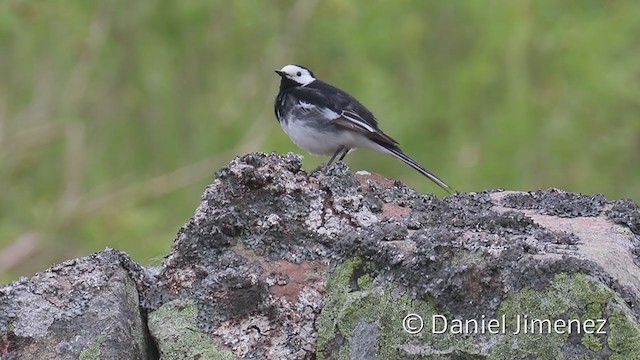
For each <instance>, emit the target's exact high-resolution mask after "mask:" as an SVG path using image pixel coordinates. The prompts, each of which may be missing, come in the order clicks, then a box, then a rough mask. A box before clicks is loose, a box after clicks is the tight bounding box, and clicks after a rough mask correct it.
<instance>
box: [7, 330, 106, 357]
mask: <svg viewBox="0 0 640 360" xmlns="http://www.w3.org/2000/svg"><path fill="white" fill-rule="evenodd" d="M105 340H106V338H105V337H104V336H99V337H97V338H96V341H95V342H94V343H93V344H91V346H89V347H88V348H86V349H84V350H82V351H81V352H80V355H79V358H80V360H97V359H100V354H101V353H102V351H101V350H100V349H101V348H102V346H103V345H104V342H105ZM0 360H1V358H0Z"/></svg>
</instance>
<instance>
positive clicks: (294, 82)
mask: <svg viewBox="0 0 640 360" xmlns="http://www.w3.org/2000/svg"><path fill="white" fill-rule="evenodd" d="M276 74H278V75H280V77H281V78H282V84H284V83H287V84H288V85H289V86H305V85H308V84H310V83H311V82H313V81H314V80H315V79H316V78H315V76H313V73H312V72H311V70H309V69H307V68H306V67H304V66H300V65H286V66H285V67H283V68H282V69H280V70H276Z"/></svg>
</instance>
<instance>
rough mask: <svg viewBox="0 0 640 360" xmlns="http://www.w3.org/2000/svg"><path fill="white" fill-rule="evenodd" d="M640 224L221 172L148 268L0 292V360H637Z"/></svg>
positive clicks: (587, 205)
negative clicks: (160, 256)
mask: <svg viewBox="0 0 640 360" xmlns="http://www.w3.org/2000/svg"><path fill="white" fill-rule="evenodd" d="M639 324H640V210H639V209H638V207H637V206H636V205H635V204H634V203H633V202H631V201H629V200H621V201H608V200H606V199H604V198H603V197H602V196H600V195H596V196H585V195H579V194H573V193H566V192H562V191H559V190H555V189H552V190H547V191H537V192H528V193H524V192H506V191H500V190H492V191H485V192H481V193H468V194H467V193H464V194H455V195H452V196H448V197H446V198H444V199H438V198H436V197H435V196H433V195H421V194H418V193H416V192H415V191H414V190H412V189H410V188H408V187H406V186H405V185H403V184H402V183H400V182H398V181H392V180H388V179H385V178H382V177H380V176H378V175H371V174H368V173H359V174H356V175H354V174H352V173H351V172H350V171H349V170H348V169H347V168H346V166H345V165H344V164H342V163H338V164H335V165H333V166H331V167H328V168H327V169H323V170H321V171H315V172H312V173H306V172H304V171H302V169H301V164H300V158H299V157H298V156H296V155H293V154H288V155H284V156H279V155H275V154H270V155H267V154H261V153H255V154H250V155H246V156H244V157H239V158H236V159H235V160H233V161H232V162H231V163H230V164H229V165H228V166H226V167H225V168H223V169H222V170H220V171H219V172H218V173H217V176H216V178H215V180H214V182H213V183H212V184H211V185H209V186H208V187H207V189H206V190H205V192H204V194H203V196H202V202H201V204H200V206H199V207H198V208H197V209H196V212H195V214H194V216H193V217H192V218H191V220H190V221H189V222H188V223H187V224H185V225H184V226H183V227H182V228H181V229H180V231H179V233H178V236H177V238H176V240H175V242H174V244H173V247H172V249H171V251H170V253H169V254H168V255H167V256H166V258H165V260H164V262H163V264H162V266H161V267H160V268H157V269H145V268H142V267H140V266H138V265H137V264H135V263H134V262H133V261H132V260H131V259H129V258H128V256H127V255H126V254H123V253H121V252H118V251H115V250H110V249H107V250H105V251H103V252H101V253H98V254H95V255H92V256H89V257H85V258H81V259H77V260H72V261H68V262H65V263H63V264H61V265H58V266H54V267H53V268H51V269H49V270H47V271H45V272H42V273H40V274H37V275H36V276H34V277H33V278H31V279H22V280H19V281H17V282H15V283H12V284H9V285H7V286H5V287H4V288H2V289H0V357H1V358H2V359H3V360H4V359H13V358H20V359H23V358H34V359H35V358H38V359H42V358H56V359H58V358H69V359H75V358H83V359H89V358H104V359H111V358H131V359H135V358H142V359H147V358H148V359H151V358H158V357H160V358H164V359H181V358H189V359H193V358H200V359H232V358H249V359H313V358H319V359H339V358H351V359H394V358H397V359H407V358H424V359H531V358H535V359H557V358H567V359H600V358H611V359H615V358H618V359H632V358H640V326H639Z"/></svg>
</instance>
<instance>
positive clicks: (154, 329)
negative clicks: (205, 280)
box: [149, 300, 235, 360]
mask: <svg viewBox="0 0 640 360" xmlns="http://www.w3.org/2000/svg"><path fill="white" fill-rule="evenodd" d="M197 316H198V306H197V305H196V303H195V302H193V301H191V300H174V301H171V302H168V303H166V304H164V305H162V306H161V307H160V308H159V309H158V310H156V311H154V312H152V313H150V314H149V331H150V333H151V336H153V338H154V339H155V340H156V343H157V344H158V349H159V352H160V355H161V357H162V358H165V359H177V358H182V359H197V358H200V359H216V360H218V359H220V360H230V359H235V357H234V356H233V354H232V353H231V352H229V351H227V350H219V349H218V348H217V347H216V346H215V344H214V343H213V342H212V341H211V339H210V337H209V336H208V335H207V334H206V333H204V332H202V331H200V330H199V328H198V321H197Z"/></svg>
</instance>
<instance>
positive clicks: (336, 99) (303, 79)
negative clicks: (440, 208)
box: [274, 64, 453, 194]
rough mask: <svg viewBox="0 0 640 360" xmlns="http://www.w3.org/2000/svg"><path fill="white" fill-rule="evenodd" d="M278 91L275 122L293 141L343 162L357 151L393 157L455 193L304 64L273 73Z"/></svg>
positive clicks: (372, 118) (368, 114)
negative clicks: (367, 150) (276, 121)
mask: <svg viewBox="0 0 640 360" xmlns="http://www.w3.org/2000/svg"><path fill="white" fill-rule="evenodd" d="M275 72H276V74H278V75H279V76H280V91H279V92H278V95H277V96H276V99H275V104H274V110H275V115H276V118H277V119H278V122H280V125H281V126H282V128H283V129H284V131H285V132H286V133H287V135H289V137H290V138H291V140H292V141H293V142H294V143H295V144H296V145H298V146H299V147H300V148H302V149H304V150H306V151H308V152H309V153H311V154H314V155H326V156H331V159H330V160H329V162H328V163H327V166H328V165H330V164H331V163H332V162H333V161H334V160H335V159H336V158H338V157H339V158H338V161H342V160H343V159H344V157H345V156H347V153H349V152H350V151H351V150H353V149H355V148H368V149H372V150H377V151H379V152H381V153H384V154H387V155H391V156H393V157H395V158H397V159H400V160H402V161H403V162H404V163H406V164H407V165H409V166H411V167H412V168H413V169H415V170H417V171H418V172H419V173H421V174H422V175H424V176H426V177H427V178H428V179H429V180H431V181H433V182H434V183H435V184H436V185H438V186H439V187H441V188H442V189H443V190H445V191H447V192H448V193H450V194H451V193H452V192H453V189H452V188H451V186H449V185H447V183H445V182H444V181H442V180H441V179H440V178H439V177H437V176H436V175H435V174H434V173H432V172H431V171H429V170H427V169H425V168H424V167H423V166H422V165H420V164H419V163H418V162H417V161H415V160H413V159H412V158H411V157H409V156H408V155H407V154H405V153H404V152H403V151H402V150H401V149H400V147H399V144H398V142H397V141H396V140H394V139H393V138H392V137H390V136H389V135H387V134H385V133H384V132H383V131H382V130H380V128H379V127H378V121H377V120H376V117H375V116H374V115H373V113H372V112H371V111H369V109H367V108H366V107H365V106H364V105H362V104H361V103H360V102H359V101H358V100H356V98H354V97H353V96H351V95H349V94H348V93H347V92H345V91H343V90H341V89H339V88H337V87H335V86H333V85H330V84H328V83H326V82H324V81H322V80H319V79H317V78H316V77H315V75H314V74H313V72H312V71H311V70H309V69H308V68H306V67H304V66H302V65H295V64H289V65H285V66H284V67H283V68H282V69H280V70H275Z"/></svg>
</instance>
